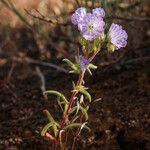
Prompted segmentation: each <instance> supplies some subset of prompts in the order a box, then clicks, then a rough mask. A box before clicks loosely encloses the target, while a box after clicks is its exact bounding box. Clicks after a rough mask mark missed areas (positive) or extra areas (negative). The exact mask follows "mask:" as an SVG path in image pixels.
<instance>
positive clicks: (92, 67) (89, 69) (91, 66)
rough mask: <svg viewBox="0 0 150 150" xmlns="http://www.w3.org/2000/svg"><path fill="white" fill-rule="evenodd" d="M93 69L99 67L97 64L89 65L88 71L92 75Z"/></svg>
mask: <svg viewBox="0 0 150 150" xmlns="http://www.w3.org/2000/svg"><path fill="white" fill-rule="evenodd" d="M91 69H94V70H95V69H97V66H95V65H93V64H89V65H88V66H87V71H88V73H89V74H90V75H92V72H91Z"/></svg>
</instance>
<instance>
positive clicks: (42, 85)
mask: <svg viewBox="0 0 150 150" xmlns="http://www.w3.org/2000/svg"><path fill="white" fill-rule="evenodd" d="M35 69H36V72H37V75H38V76H39V78H40V80H41V91H42V93H44V92H45V91H46V84H45V77H44V75H43V73H42V72H41V70H40V68H39V67H37V66H36V67H35ZM44 98H45V99H46V100H47V95H44Z"/></svg>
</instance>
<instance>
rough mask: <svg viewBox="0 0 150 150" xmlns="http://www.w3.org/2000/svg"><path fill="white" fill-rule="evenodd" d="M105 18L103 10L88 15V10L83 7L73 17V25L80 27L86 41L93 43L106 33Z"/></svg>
mask: <svg viewBox="0 0 150 150" xmlns="http://www.w3.org/2000/svg"><path fill="white" fill-rule="evenodd" d="M104 16H105V12H104V10H103V9H102V8H96V9H93V12H92V13H87V12H86V9H85V8H83V7H81V8H79V9H77V10H76V11H75V13H74V14H73V15H72V23H73V24H74V25H77V26H78V29H79V31H80V32H81V34H82V36H83V37H84V38H85V39H86V40H89V41H92V40H94V39H95V38H97V37H99V36H100V35H101V34H102V33H103V32H104V27H105V22H104V21H103V17H104Z"/></svg>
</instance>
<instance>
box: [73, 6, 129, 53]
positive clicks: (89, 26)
mask: <svg viewBox="0 0 150 150" xmlns="http://www.w3.org/2000/svg"><path fill="white" fill-rule="evenodd" d="M104 17H105V11H104V9H103V8H95V9H93V10H92V13H88V12H87V11H86V9H85V8H84V7H81V8H78V9H77V10H76V11H75V13H74V14H73V15H72V18H71V20H72V23H73V24H74V25H77V26H78V29H79V31H80V33H81V35H82V36H83V38H85V39H86V40H87V41H93V40H95V39H96V38H99V37H101V36H102V35H104V30H105V22H104V20H103V18H104ZM127 38H128V35H127V33H126V31H125V30H123V29H122V26H120V25H117V24H114V23H112V25H111V27H110V29H109V31H108V34H107V42H108V44H107V47H108V50H109V51H112V52H113V51H114V50H115V49H120V48H123V47H125V46H126V45H127Z"/></svg>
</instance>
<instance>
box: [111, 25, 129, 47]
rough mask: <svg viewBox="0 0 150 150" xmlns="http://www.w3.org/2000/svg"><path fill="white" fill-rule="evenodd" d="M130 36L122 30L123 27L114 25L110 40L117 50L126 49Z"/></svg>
mask: <svg viewBox="0 0 150 150" xmlns="http://www.w3.org/2000/svg"><path fill="white" fill-rule="evenodd" d="M127 39H128V34H127V33H126V31H125V30H123V29H122V26H120V25H118V24H114V23H112V25H111V27H110V29H109V32H108V40H109V42H110V43H112V44H113V45H114V46H115V48H116V49H120V48H122V47H126V45H127Z"/></svg>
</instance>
